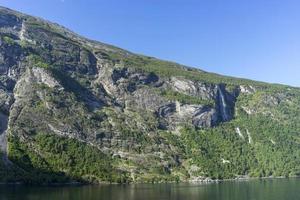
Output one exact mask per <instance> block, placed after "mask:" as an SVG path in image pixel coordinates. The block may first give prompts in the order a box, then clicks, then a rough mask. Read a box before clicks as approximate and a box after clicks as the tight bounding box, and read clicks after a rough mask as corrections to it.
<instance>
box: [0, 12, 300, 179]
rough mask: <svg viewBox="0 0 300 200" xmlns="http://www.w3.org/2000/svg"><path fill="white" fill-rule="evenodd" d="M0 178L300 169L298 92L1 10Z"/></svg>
mask: <svg viewBox="0 0 300 200" xmlns="http://www.w3.org/2000/svg"><path fill="white" fill-rule="evenodd" d="M0 39H1V40H0V119H1V122H0V147H1V148H0V150H1V158H2V159H1V160H2V161H1V162H0V175H1V176H0V181H8V182H9V181H21V182H27V183H54V182H69V181H74V180H75V181H83V182H159V181H201V180H206V179H207V178H211V179H216V178H218V179H222V178H236V177H239V176H256V177H257V176H295V175H299V173H300V134H299V133H300V123H299V119H300V89H298V88H293V87H289V86H283V85H274V84H267V83H262V82H255V81H251V80H245V79H238V78H232V77H226V76H221V75H217V74H212V73H207V72H204V71H201V70H198V69H195V68H189V67H186V66H182V65H180V64H176V63H172V62H167V61H162V60H158V59H155V58H152V57H147V56H142V55H136V54H133V53H131V52H128V51H125V50H122V49H119V48H116V47H113V46H110V45H107V44H103V43H100V42H96V41H91V40H88V39H86V38H83V37H81V36H79V35H77V34H75V33H73V32H71V31H69V30H67V29H65V28H63V27H61V26H59V25H57V24H53V23H51V22H48V21H45V20H42V19H39V18H34V17H31V16H28V15H25V14H21V13H18V12H15V11H12V10H9V9H6V8H2V7H1V8H0Z"/></svg>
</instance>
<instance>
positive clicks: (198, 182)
mask: <svg viewBox="0 0 300 200" xmlns="http://www.w3.org/2000/svg"><path fill="white" fill-rule="evenodd" d="M272 179H273V180H277V179H300V176H290V177H284V176H278V177H245V178H232V179H215V180H213V179H209V178H206V179H204V180H201V181H200V180H199V181H191V180H190V181H180V182H157V183H147V182H136V183H105V182H102V183H82V182H69V183H50V184H27V183H22V182H9V183H5V182H0V186H28V187H31V186H33V187H58V186H107V185H141V184H149V185H156V184H181V183H189V184H199V185H201V184H214V183H223V182H240V181H241V182H243V181H252V180H272Z"/></svg>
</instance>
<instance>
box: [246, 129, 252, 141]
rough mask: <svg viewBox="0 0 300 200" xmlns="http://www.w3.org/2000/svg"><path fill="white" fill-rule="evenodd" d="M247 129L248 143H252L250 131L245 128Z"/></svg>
mask: <svg viewBox="0 0 300 200" xmlns="http://www.w3.org/2000/svg"><path fill="white" fill-rule="evenodd" d="M246 131H247V135H248V143H249V144H251V143H252V141H253V140H252V137H251V135H250V132H249V131H248V129H247V130H246Z"/></svg>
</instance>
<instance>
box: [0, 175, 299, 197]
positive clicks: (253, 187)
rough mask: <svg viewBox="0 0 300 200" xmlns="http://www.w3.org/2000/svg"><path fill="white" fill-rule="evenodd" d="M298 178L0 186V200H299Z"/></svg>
mask: <svg viewBox="0 0 300 200" xmlns="http://www.w3.org/2000/svg"><path fill="white" fill-rule="evenodd" d="M299 189H300V179H268V180H267V179H265V180H250V181H228V182H221V183H211V184H186V183H184V184H183V183H182V184H136V185H104V186H57V187H32V186H7V185H6V186H4V185H2V186H0V200H21V199H22V200H27V199H28V200H29V199H30V200H53V199H60V200H69V199H70V200H82V199H84V200H97V199H100V200H101V199H103V200H171V199H172V200H173V199H175V200H187V199H188V200H196V199H197V200H299V199H300V192H299Z"/></svg>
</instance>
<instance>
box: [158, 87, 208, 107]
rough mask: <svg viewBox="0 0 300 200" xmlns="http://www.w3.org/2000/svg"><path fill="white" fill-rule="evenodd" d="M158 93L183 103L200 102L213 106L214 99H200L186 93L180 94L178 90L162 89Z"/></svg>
mask: <svg viewBox="0 0 300 200" xmlns="http://www.w3.org/2000/svg"><path fill="white" fill-rule="evenodd" d="M160 95H162V96H163V97H165V98H167V99H169V100H173V101H174V100H176V101H179V102H181V103H184V104H200V105H208V106H211V107H213V106H214V101H213V100H211V99H201V98H199V97H194V96H190V95H186V94H182V93H180V92H176V91H172V90H162V91H160Z"/></svg>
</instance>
